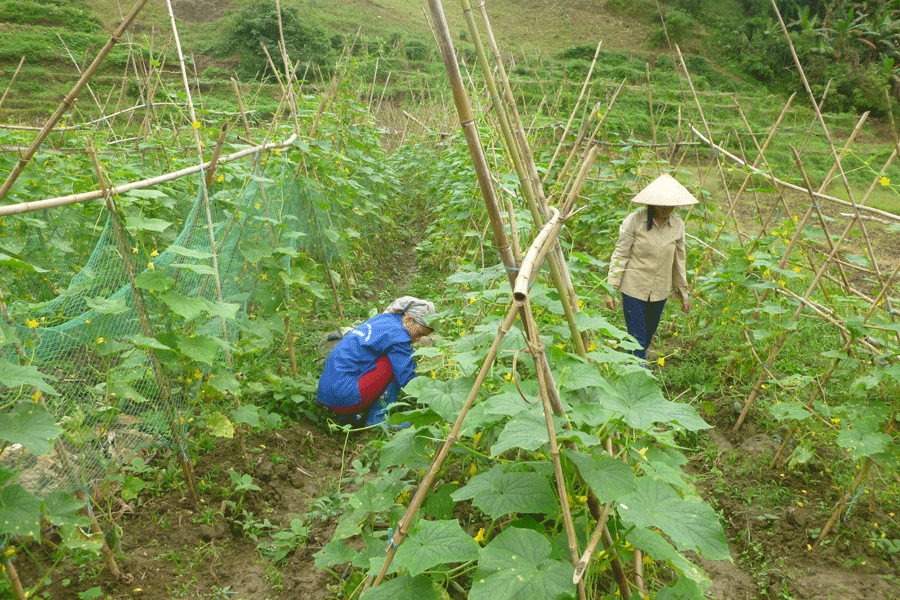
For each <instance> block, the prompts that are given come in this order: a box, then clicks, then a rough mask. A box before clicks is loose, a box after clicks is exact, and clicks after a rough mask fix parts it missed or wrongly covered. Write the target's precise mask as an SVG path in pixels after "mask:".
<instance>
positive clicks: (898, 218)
mask: <svg viewBox="0 0 900 600" xmlns="http://www.w3.org/2000/svg"><path fill="white" fill-rule="evenodd" d="M691 132H692V133H693V134H694V135H695V136H697V137H698V138H699V139H700V140H701V141H702V142H703V143H704V144H706V145H707V146H709V147H710V148H712V149H713V150H715V151H716V152H718V153H719V154H721V155H723V156H726V157H727V158H728V159H729V160H730V161H732V162H733V163H735V164H737V165H739V166H742V167H747V168H750V171H751V172H752V173H753V174H754V175H759V176H760V177H765V178H766V179H767V180H768V181H770V182H771V183H773V184H775V185H778V186H780V187H783V188H786V189H790V190H793V191H795V192H801V193H803V194H808V195H809V196H810V197H811V199H813V200H827V201H828V202H831V203H833V204H837V205H839V206H848V207H853V206H854V204H853V203H851V202H847V201H846V200H841V199H840V198H835V197H834V196H829V195H828V194H824V193H822V192H816V191H812V190H808V189H805V188H803V187H802V186H799V185H797V184H795V183H790V182H789V181H785V180H783V179H779V178H778V177H775V176H774V175H772V174H771V173H766V172H764V171H761V170H759V169H755V168H752V167H751V166H750V165H748V164H747V163H746V162H745V161H743V160H741V159H740V158H738V157H737V156H735V155H734V154H732V153H731V152H729V151H728V150H726V149H725V148H723V147H722V146H720V145H718V144H716V143H715V142H713V141H712V140H710V139H709V138H708V137H706V136H705V135H703V133H701V132H700V131H698V130H697V129H696V128H695V127H693V126H691ZM856 206H857V207H858V208H859V210H860V211H861V212H868V213H871V214H873V215H877V216H879V217H881V218H883V219H887V220H889V221H891V222H893V223H900V215H896V214H893V213H889V212H886V211H883V210H878V209H877V208H872V207H870V206H863V205H859V204H857V205H856Z"/></svg>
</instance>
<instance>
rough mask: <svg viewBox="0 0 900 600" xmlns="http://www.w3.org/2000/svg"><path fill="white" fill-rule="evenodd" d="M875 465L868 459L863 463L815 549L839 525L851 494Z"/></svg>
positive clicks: (815, 542)
mask: <svg viewBox="0 0 900 600" xmlns="http://www.w3.org/2000/svg"><path fill="white" fill-rule="evenodd" d="M873 464H874V461H873V460H872V459H871V458H868V457H867V458H866V462H865V463H863V466H862V468H861V469H860V470H859V472H858V473H857V474H856V477H855V478H854V479H853V483H851V484H850V491H849V492H848V493H846V494H844V495H843V496H841V497H840V499H839V500H838V501H837V503H836V504H835V505H834V509H832V511H831V517H830V518H829V519H828V522H827V523H825V526H824V527H822V531H821V532H819V537H817V538H816V541H814V542H813V543H812V547H813V548H818V547H819V544H821V543H822V540H824V539H825V536H827V535H828V534H829V533H830V532H831V530H832V529H833V528H834V525H835V524H836V523H837V520H838V518H840V516H841V512H842V511H843V510H844V507H845V506H846V505H847V503H848V502H849V501H850V500H852V499H853V496H851V495H850V494H851V493H852V492H853V491H854V490H856V488H858V487H859V484H860V483H861V482H862V480H863V477H865V476H866V473H868V472H869V468H870V467H871V466H872V465H873Z"/></svg>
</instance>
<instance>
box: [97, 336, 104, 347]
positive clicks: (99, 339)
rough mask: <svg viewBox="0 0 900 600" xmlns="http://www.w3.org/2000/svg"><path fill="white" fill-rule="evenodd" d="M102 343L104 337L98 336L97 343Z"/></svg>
mask: <svg viewBox="0 0 900 600" xmlns="http://www.w3.org/2000/svg"><path fill="white" fill-rule="evenodd" d="M102 343H103V338H102V337H98V338H97V344H98V345H99V344H102Z"/></svg>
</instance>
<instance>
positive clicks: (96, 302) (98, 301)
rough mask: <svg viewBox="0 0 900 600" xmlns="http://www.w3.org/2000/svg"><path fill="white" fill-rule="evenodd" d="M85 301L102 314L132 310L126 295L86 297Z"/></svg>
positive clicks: (116, 313)
mask: <svg viewBox="0 0 900 600" xmlns="http://www.w3.org/2000/svg"><path fill="white" fill-rule="evenodd" d="M84 303H85V304H87V305H88V307H89V308H93V309H94V310H96V311H97V312H98V313H100V314H101V315H118V314H121V313H123V312H126V311H128V310H130V307H129V306H128V301H127V300H126V299H125V297H124V296H119V297H118V298H102V297H101V298H85V299H84Z"/></svg>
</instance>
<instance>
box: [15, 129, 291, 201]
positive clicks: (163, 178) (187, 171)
mask: <svg viewBox="0 0 900 600" xmlns="http://www.w3.org/2000/svg"><path fill="white" fill-rule="evenodd" d="M295 139H297V134H292V135H291V136H290V137H289V138H288V139H286V140H285V141H283V142H273V143H270V144H265V145H261V146H257V147H255V148H247V149H244V150H241V151H239V152H235V153H233V154H229V155H228V156H227V157H225V158H220V159H219V161H218V162H219V163H224V162H231V161H234V160H237V159H239V158H243V157H245V156H248V155H250V154H258V153H260V152H264V151H266V150H274V149H277V148H287V147H290V146H292V145H293V143H294V140H295ZM211 165H212V161H207V162H205V163H202V164H199V165H195V166H193V167H185V168H184V169H179V170H178V171H173V172H171V173H166V174H164V175H157V176H156V177H151V178H150V179H143V180H141V181H133V182H131V183H126V184H123V185H120V186H116V187H113V188H110V189H109V192H110V193H111V194H114V195H121V194H123V193H125V192H127V191H129V190H139V189H144V188H148V187H153V186H154V185H159V184H160V183H166V182H169V181H174V180H175V179H179V178H181V177H185V176H187V175H193V174H194V173H200V172H202V171H204V170H205V169H207V168H209V167H210V166H211ZM103 196H104V192H103V190H93V191H90V192H82V193H80V194H71V195H68V196H57V197H55V198H47V199H44V200H34V201H32V202H20V203H18V204H6V205H3V206H0V217H3V216H8V215H17V214H21V213H26V212H32V211H35V210H46V209H48V208H56V207H59V206H66V205H68V204H78V203H79V202H87V201H89V200H98V199H100V198H103Z"/></svg>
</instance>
